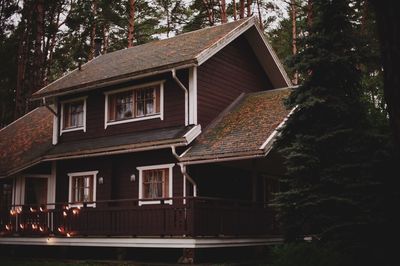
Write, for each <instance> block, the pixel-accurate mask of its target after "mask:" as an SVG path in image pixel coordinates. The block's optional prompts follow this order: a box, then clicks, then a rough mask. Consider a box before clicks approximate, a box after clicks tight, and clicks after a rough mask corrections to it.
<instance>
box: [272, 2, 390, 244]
mask: <svg viewBox="0 0 400 266" xmlns="http://www.w3.org/2000/svg"><path fill="white" fill-rule="evenodd" d="M350 2H351V1H349V0H332V1H325V0H318V1H317V0H316V1H313V14H314V18H313V23H312V25H311V28H310V29H309V32H308V34H307V36H305V37H304V38H303V39H302V40H301V41H303V43H302V47H304V49H303V50H302V51H300V53H299V54H298V56H296V57H295V58H294V61H295V63H296V67H297V70H298V71H299V73H301V74H302V76H303V79H304V82H303V84H302V85H301V86H300V87H299V88H297V89H295V90H294V91H293V93H292V94H291V96H290V97H289V99H288V100H287V104H288V106H289V107H290V108H296V109H295V111H294V112H293V114H292V115H291V116H290V118H289V119H288V121H287V123H286V126H285V127H284V129H283V130H282V131H281V137H280V139H279V140H278V149H279V151H280V153H281V154H282V155H283V157H284V158H285V164H286V168H287V173H286V175H285V177H284V178H283V179H282V182H283V183H284V184H285V186H286V188H287V190H286V191H285V192H282V193H281V194H280V195H279V197H278V202H279V203H280V204H281V218H282V222H283V228H284V231H285V234H286V238H287V239H288V240H294V239H296V238H299V237H301V236H304V235H316V236H317V238H321V237H322V238H326V237H327V236H329V235H331V234H335V233H332V232H339V231H340V232H343V231H346V230H347V233H350V234H351V233H352V232H355V231H356V230H354V227H356V228H359V226H361V225H371V224H374V223H376V224H379V223H380V219H381V217H382V216H381V213H379V211H381V209H379V207H378V206H379V200H380V199H381V198H380V195H379V193H380V192H379V191H380V190H379V189H380V183H381V181H382V180H381V179H379V178H378V175H379V176H384V175H385V174H387V173H384V170H385V169H387V168H386V167H385V166H383V165H385V164H384V163H382V162H383V161H385V158H386V157H385V156H386V155H384V154H385V152H384V151H385V150H384V146H385V144H386V140H387V139H386V138H385V137H384V134H383V135H382V134H381V132H379V130H378V129H376V128H374V126H373V125H372V124H371V121H370V119H369V117H368V115H367V114H368V113H367V108H366V105H365V103H364V102H363V100H362V99H363V97H362V86H361V77H362V76H361V72H360V67H359V66H360V63H361V62H360V60H361V59H362V56H361V54H360V49H359V47H360V45H359V40H358V38H357V34H356V30H355V26H354V24H353V23H352V20H353V19H354V15H355V13H354V12H355V10H354V9H353V8H352V7H351V3H350ZM349 228H352V229H349Z"/></svg>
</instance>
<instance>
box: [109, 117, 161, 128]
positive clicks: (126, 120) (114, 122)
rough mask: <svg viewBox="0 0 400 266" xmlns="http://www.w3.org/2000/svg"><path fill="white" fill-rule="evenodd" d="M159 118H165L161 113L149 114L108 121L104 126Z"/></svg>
mask: <svg viewBox="0 0 400 266" xmlns="http://www.w3.org/2000/svg"><path fill="white" fill-rule="evenodd" d="M157 118H160V120H163V118H162V116H161V114H154V115H149V116H142V117H135V118H130V119H124V120H117V121H110V122H106V123H105V125H104V128H107V127H108V126H112V125H119V124H125V123H131V122H136V121H143V120H149V119H157Z"/></svg>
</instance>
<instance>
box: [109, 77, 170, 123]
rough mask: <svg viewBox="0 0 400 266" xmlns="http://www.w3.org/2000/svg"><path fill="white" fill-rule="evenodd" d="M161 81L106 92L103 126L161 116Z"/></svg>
mask: <svg viewBox="0 0 400 266" xmlns="http://www.w3.org/2000/svg"><path fill="white" fill-rule="evenodd" d="M162 98H163V83H162V82H157V83H151V84H145V85H142V86H136V87H132V88H129V89H123V90H118V91H113V92H110V93H106V110H105V113H106V121H105V127H107V126H108V125H113V124H120V123H126V122H131V121H138V120H145V119H152V118H160V119H163V118H162V105H163V103H162Z"/></svg>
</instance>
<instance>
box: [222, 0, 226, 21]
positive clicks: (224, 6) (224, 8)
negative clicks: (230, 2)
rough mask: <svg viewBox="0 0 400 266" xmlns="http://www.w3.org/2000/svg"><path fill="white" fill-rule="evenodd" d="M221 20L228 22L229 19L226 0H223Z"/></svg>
mask: <svg viewBox="0 0 400 266" xmlns="http://www.w3.org/2000/svg"><path fill="white" fill-rule="evenodd" d="M221 22H222V23H226V22H228V19H227V17H226V2H225V0H221Z"/></svg>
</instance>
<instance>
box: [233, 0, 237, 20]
mask: <svg viewBox="0 0 400 266" xmlns="http://www.w3.org/2000/svg"><path fill="white" fill-rule="evenodd" d="M232 5H233V19H234V20H237V8H236V0H232Z"/></svg>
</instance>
